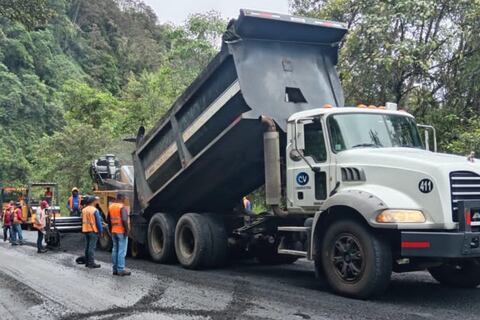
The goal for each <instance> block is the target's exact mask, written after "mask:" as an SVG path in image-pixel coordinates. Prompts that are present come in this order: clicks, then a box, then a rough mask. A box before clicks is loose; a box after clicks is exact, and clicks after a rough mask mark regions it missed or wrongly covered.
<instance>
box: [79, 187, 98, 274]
mask: <svg viewBox="0 0 480 320" xmlns="http://www.w3.org/2000/svg"><path fill="white" fill-rule="evenodd" d="M97 203H98V198H97V197H93V196H87V197H86V198H85V208H83V209H82V232H83V234H84V235H85V266H86V267H87V268H92V269H93V268H100V265H99V264H96V263H95V249H96V248H97V241H98V237H99V236H100V235H101V234H102V232H103V228H102V218H101V217H100V212H99V211H98V209H97V208H96V205H97Z"/></svg>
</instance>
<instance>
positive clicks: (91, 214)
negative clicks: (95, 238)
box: [82, 206, 98, 233]
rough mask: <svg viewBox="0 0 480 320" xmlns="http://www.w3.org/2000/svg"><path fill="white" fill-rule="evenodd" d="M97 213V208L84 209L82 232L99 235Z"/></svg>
mask: <svg viewBox="0 0 480 320" xmlns="http://www.w3.org/2000/svg"><path fill="white" fill-rule="evenodd" d="M95 211H97V208H95V207H94V206H87V207H85V208H83V209H82V232H83V233H88V232H95V233H98V229H97V222H96V219H95Z"/></svg>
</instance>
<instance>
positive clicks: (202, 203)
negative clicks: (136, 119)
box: [134, 10, 346, 213]
mask: <svg viewBox="0 0 480 320" xmlns="http://www.w3.org/2000/svg"><path fill="white" fill-rule="evenodd" d="M345 33H346V29H345V27H344V25H343V24H340V23H336V22H329V21H321V20H315V19H308V18H299V17H292V16H285V15H277V14H270V13H262V12H257V11H252V10H242V11H241V13H240V16H239V18H238V20H236V21H235V22H233V23H230V25H229V28H228V31H227V32H226V33H225V35H224V41H223V44H222V50H221V51H220V52H219V53H218V55H217V56H216V57H215V58H214V59H213V61H212V62H211V63H210V64H209V65H208V67H207V68H206V69H205V70H204V72H203V73H202V74H201V75H200V76H199V77H198V78H197V79H196V80H195V81H194V83H193V84H192V85H191V86H190V87H189V88H188V89H187V90H186V91H185V93H184V94H183V95H182V96H181V97H180V98H179V99H178V100H177V101H176V103H175V104H174V105H173V106H172V108H171V109H170V110H169V112H168V113H167V114H166V115H165V117H163V118H162V119H161V120H160V121H159V122H158V124H157V126H156V127H155V128H154V129H153V130H152V131H151V132H149V133H148V134H147V135H145V136H143V133H142V132H140V133H139V136H138V138H137V150H136V151H135V153H134V166H135V186H136V195H137V199H138V200H139V201H138V204H139V205H140V208H141V209H144V211H145V212H147V213H152V212H187V211H190V212H231V209H232V208H233V207H234V206H236V205H237V204H238V203H239V201H240V199H241V197H242V196H243V195H246V194H248V193H250V192H251V191H253V190H255V189H256V188H258V187H260V186H262V185H263V184H264V166H263V139H262V134H263V132H264V130H265V127H264V126H263V125H262V124H261V123H260V121H259V120H258V119H259V117H260V116H261V115H266V116H268V117H271V118H273V119H274V120H275V122H276V123H277V125H278V127H279V128H280V130H281V131H282V132H285V130H286V121H287V119H288V117H289V116H290V115H291V114H292V113H295V112H298V111H302V110H307V109H312V108H318V107H321V106H323V105H324V104H332V105H334V106H338V107H341V106H343V103H344V99H343V93H342V89H341V85H340V82H339V79H338V75H337V72H336V70H335V65H336V62H337V53H338V52H337V51H338V44H339V42H340V41H341V39H342V38H343V36H344V34H345ZM282 136H283V137H282V138H281V143H282V144H285V135H282Z"/></svg>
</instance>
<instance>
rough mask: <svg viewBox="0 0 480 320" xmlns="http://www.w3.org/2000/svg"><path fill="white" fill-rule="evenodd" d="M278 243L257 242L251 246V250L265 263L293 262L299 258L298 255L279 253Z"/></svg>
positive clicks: (256, 257)
mask: <svg viewBox="0 0 480 320" xmlns="http://www.w3.org/2000/svg"><path fill="white" fill-rule="evenodd" d="M277 249H278V248H277V246H276V245H268V244H257V245H254V246H252V247H251V251H252V252H253V255H254V256H255V259H257V261H258V262H260V263H261V264H265V265H278V264H292V263H295V262H296V261H297V260H298V257H296V256H290V255H286V254H279V253H278V252H277Z"/></svg>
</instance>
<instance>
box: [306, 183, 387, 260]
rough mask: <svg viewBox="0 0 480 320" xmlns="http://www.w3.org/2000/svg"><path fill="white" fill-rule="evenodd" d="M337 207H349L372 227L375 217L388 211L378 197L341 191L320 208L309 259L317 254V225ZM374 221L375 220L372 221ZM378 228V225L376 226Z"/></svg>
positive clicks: (314, 220)
mask: <svg viewBox="0 0 480 320" xmlns="http://www.w3.org/2000/svg"><path fill="white" fill-rule="evenodd" d="M335 206H342V207H349V208H351V209H353V210H355V211H356V212H358V213H359V215H360V216H361V217H363V219H364V220H365V221H366V222H367V223H368V224H370V225H372V226H373V225H374V224H373V223H372V221H373V220H374V218H375V215H376V214H377V213H378V212H380V211H382V210H385V209H387V205H386V204H385V202H384V201H382V200H381V199H380V198H378V197H377V196H375V195H373V194H371V193H369V192H366V191H362V190H352V189H349V190H345V191H340V192H338V193H336V194H335V195H333V196H332V197H330V198H328V199H327V200H326V201H325V202H324V203H323V205H322V206H321V207H320V211H318V212H317V213H316V214H315V217H314V219H313V224H312V234H311V235H312V236H311V237H310V248H311V250H309V257H310V259H313V255H314V253H315V245H316V236H317V234H316V233H317V232H319V231H318V229H319V228H317V224H318V223H319V222H320V220H321V218H322V217H324V216H325V214H326V213H328V211H329V209H330V208H332V207H335ZM372 219H373V220H372ZM375 226H377V227H378V225H375Z"/></svg>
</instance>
